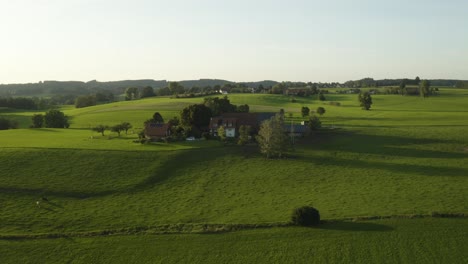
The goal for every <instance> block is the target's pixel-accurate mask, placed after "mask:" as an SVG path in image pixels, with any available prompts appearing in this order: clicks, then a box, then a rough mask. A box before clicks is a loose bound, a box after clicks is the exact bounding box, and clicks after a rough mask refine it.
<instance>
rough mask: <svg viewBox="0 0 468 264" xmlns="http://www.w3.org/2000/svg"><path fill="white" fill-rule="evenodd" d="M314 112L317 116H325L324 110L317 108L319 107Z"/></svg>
mask: <svg viewBox="0 0 468 264" xmlns="http://www.w3.org/2000/svg"><path fill="white" fill-rule="evenodd" d="M316 112H317V114H319V115H323V114H325V108H323V107H321V106H319V107H317V110H316Z"/></svg>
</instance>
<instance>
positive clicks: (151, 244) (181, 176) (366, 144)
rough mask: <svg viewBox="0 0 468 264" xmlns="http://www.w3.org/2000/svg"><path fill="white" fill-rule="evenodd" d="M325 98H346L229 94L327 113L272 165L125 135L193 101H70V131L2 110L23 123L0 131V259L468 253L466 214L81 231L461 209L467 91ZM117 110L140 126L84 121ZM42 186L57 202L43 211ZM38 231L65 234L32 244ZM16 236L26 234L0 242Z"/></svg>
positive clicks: (241, 151)
mask: <svg viewBox="0 0 468 264" xmlns="http://www.w3.org/2000/svg"><path fill="white" fill-rule="evenodd" d="M326 97H327V100H329V101H338V102H340V103H341V106H330V105H328V101H326V102H321V101H318V100H316V99H315V98H296V100H297V101H296V102H291V100H290V98H288V97H286V96H281V95H263V94H262V95H254V94H239V95H237V94H233V95H229V98H230V99H231V101H232V103H234V104H245V103H247V104H249V105H250V109H251V111H254V112H262V111H275V112H276V111H279V109H280V108H283V109H285V111H286V112H292V113H293V118H292V120H294V121H295V122H298V121H300V120H301V119H302V118H301V117H300V108H301V106H308V107H310V108H311V109H312V110H315V109H316V108H317V107H318V106H324V107H325V108H326V111H327V112H326V113H325V115H324V116H323V117H322V118H321V119H322V123H323V125H324V126H325V128H326V129H324V131H322V132H320V133H317V134H314V135H312V136H310V137H308V138H305V139H302V140H300V141H299V142H298V144H296V146H295V148H294V151H292V152H291V153H290V155H289V158H287V159H281V160H266V159H265V158H263V157H262V156H260V155H259V154H258V151H257V149H256V147H255V146H250V147H247V148H240V147H237V146H227V147H223V146H222V145H221V144H220V143H219V142H216V141H196V142H180V143H171V144H165V143H159V144H149V145H142V144H138V143H134V142H133V140H135V139H136V138H137V136H136V132H137V131H138V129H139V128H141V127H142V122H143V121H144V120H146V119H148V118H150V117H151V116H152V114H153V113H154V112H156V111H159V112H161V113H162V114H163V116H164V118H171V117H173V116H175V115H177V114H178V112H179V111H180V109H182V108H183V107H184V106H186V105H188V104H191V103H199V102H201V101H202V98H191V99H170V98H150V99H145V100H139V101H130V102H117V103H112V104H108V105H99V106H94V107H88V108H81V109H73V108H69V107H65V108H63V110H64V111H65V113H66V114H67V115H69V116H70V118H71V122H72V125H71V128H70V129H27V128H26V127H28V126H29V118H30V116H31V115H32V114H33V112H21V111H8V110H5V109H3V110H0V111H3V112H0V115H5V116H8V117H11V118H14V119H16V120H18V121H19V122H20V124H21V126H22V127H23V129H18V130H8V131H0V167H1V168H2V170H1V172H0V206H1V214H0V223H2V224H1V225H0V246H1V247H0V248H1V249H0V256H2V259H3V256H6V257H5V259H6V262H7V263H9V262H11V263H15V262H18V261H15V260H21V257H23V260H24V261H19V262H34V260H44V261H39V262H70V261H75V262H82V263H89V262H116V261H119V260H120V262H123V263H125V262H126V263H128V262H137V260H142V261H143V262H151V261H150V260H153V259H156V260H157V262H204V260H206V262H212V263H220V262H239V263H245V262H251V263H258V262H265V263H272V262H278V263H285V262H305V263H307V262H308V261H306V260H305V259H306V258H316V259H317V262H350V263H363V262H365V263H373V262H374V263H375V262H386V261H388V262H405V263H418V262H419V263H428V262H429V263H431V262H436V263H437V262H445V261H443V260H448V262H446V263H462V262H463V260H466V258H467V255H466V253H464V252H465V250H464V244H466V238H465V237H466V235H467V233H468V226H467V221H466V218H462V219H441V218H423V219H386V220H373V221H361V222H352V223H348V222H344V223H343V222H338V223H333V224H326V225H325V226H324V227H323V228H320V229H302V228H293V227H282V228H273V229H258V230H244V231H237V232H232V233H223V234H210V235H208V234H192V233H190V234H187V233H184V234H171V235H145V234H129V235H122V234H120V235H119V236H105V237H99V236H97V237H89V238H84V237H81V236H80V235H79V234H86V233H92V232H99V231H102V230H121V229H132V228H135V229H138V228H141V229H145V230H151V229H152V228H157V227H160V226H163V225H167V224H171V225H176V224H180V225H200V224H220V225H223V224H265V225H268V224H273V225H276V224H285V223H287V222H288V221H289V218H290V213H291V211H292V209H294V208H296V207H298V206H302V205H312V206H314V207H316V208H318V209H319V210H320V213H321V216H322V218H323V219H329V220H330V219H338V220H339V219H345V218H354V217H359V216H390V215H430V214H431V212H446V213H465V214H466V213H467V212H468V209H467V205H468V179H467V175H468V123H467V120H468V91H467V90H457V89H442V90H441V92H440V95H439V96H436V97H430V98H426V99H424V98H420V97H410V96H408V97H405V96H397V95H375V96H373V100H374V105H373V107H372V110H371V111H363V110H361V109H360V108H359V107H358V103H357V100H356V97H357V96H356V95H346V94H328V95H326ZM123 121H128V122H130V123H132V124H133V125H134V127H135V129H134V130H135V131H131V132H130V134H129V135H123V136H122V137H120V138H119V137H117V135H116V134H112V133H110V132H108V133H107V135H106V136H104V137H102V136H100V134H98V133H95V132H92V131H90V130H89V127H91V126H93V125H96V124H100V123H102V124H108V125H113V124H116V123H119V122H123ZM41 196H46V197H47V198H48V199H49V200H50V202H49V203H42V205H41V207H40V208H38V207H37V206H36V200H37V199H39V198H40V197H41ZM327 226H328V227H329V228H328V227H327ZM343 226H344V227H343ZM369 228H370V229H371V230H368V231H369V232H365V230H366V229H369ZM374 229H376V230H374ZM39 234H42V235H44V236H46V237H47V235H48V234H67V236H69V237H68V238H67V239H65V238H57V239H34V236H35V235H39ZM12 235H15V236H19V237H23V238H24V239H20V240H8V239H3V240H2V239H1V237H8V236H12ZM379 242H380V243H382V245H381V246H379V244H378V243H379ZM111 245H112V246H111ZM210 249H212V251H211V250H210ZM99 252H104V253H103V254H100V253H99ZM438 260H439V261H438ZM2 262H3V261H2Z"/></svg>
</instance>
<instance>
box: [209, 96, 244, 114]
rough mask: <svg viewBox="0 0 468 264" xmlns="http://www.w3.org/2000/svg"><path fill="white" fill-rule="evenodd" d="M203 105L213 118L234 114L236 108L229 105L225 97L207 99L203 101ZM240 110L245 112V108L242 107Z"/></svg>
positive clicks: (229, 102)
mask: <svg viewBox="0 0 468 264" xmlns="http://www.w3.org/2000/svg"><path fill="white" fill-rule="evenodd" d="M203 104H204V105H205V106H206V107H208V108H210V110H211V113H212V114H213V115H214V116H218V115H220V114H222V113H232V112H236V108H237V107H236V106H235V105H233V104H231V101H230V100H229V98H228V97H227V96H224V97H223V98H219V97H208V98H205V99H204V102H203ZM247 107H248V106H247ZM242 108H243V110H245V107H242ZM247 111H248V109H247Z"/></svg>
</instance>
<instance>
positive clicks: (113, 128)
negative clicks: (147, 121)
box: [110, 124, 125, 137]
mask: <svg viewBox="0 0 468 264" xmlns="http://www.w3.org/2000/svg"><path fill="white" fill-rule="evenodd" d="M110 129H111V131H112V132H116V133H117V134H118V135H119V137H120V133H121V132H122V131H124V130H125V128H124V127H123V125H122V124H117V125H114V126H111V128H110Z"/></svg>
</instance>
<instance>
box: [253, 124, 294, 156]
mask: <svg viewBox="0 0 468 264" xmlns="http://www.w3.org/2000/svg"><path fill="white" fill-rule="evenodd" d="M257 142H258V144H259V147H260V152H261V153H263V154H265V156H266V157H267V158H272V157H278V158H281V157H282V156H283V155H284V154H285V153H286V151H287V150H288V147H289V140H288V137H287V135H286V131H285V129H284V119H283V117H281V116H280V115H276V116H275V117H272V118H271V119H269V120H265V121H263V122H262V124H261V125H260V130H259V131H258V136H257Z"/></svg>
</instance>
